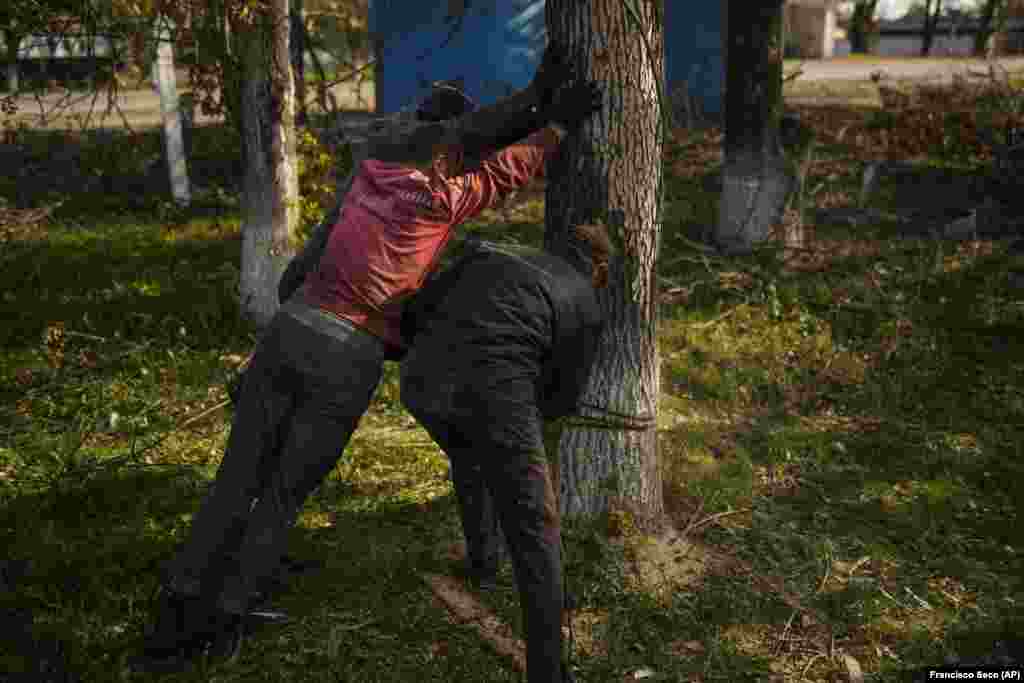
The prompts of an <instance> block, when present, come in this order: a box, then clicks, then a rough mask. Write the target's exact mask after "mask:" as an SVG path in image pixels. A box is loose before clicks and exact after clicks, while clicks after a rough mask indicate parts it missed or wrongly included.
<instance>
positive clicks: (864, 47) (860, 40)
mask: <svg viewBox="0 0 1024 683" xmlns="http://www.w3.org/2000/svg"><path fill="white" fill-rule="evenodd" d="M876 9H878V0H856V4H855V5H854V8H853V16H852V17H851V18H850V51H851V52H853V53H855V54H867V53H868V52H870V51H871V48H872V42H873V41H874V36H875V29H876V27H875V10H876Z"/></svg>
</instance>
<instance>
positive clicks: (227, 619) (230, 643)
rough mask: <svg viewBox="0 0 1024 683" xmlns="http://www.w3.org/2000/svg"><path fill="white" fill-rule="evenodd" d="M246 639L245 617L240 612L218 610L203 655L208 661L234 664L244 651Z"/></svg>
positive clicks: (206, 639) (205, 641)
mask: <svg viewBox="0 0 1024 683" xmlns="http://www.w3.org/2000/svg"><path fill="white" fill-rule="evenodd" d="M243 640H245V618H243V617H242V616H241V615H238V614H227V613H225V612H218V613H217V614H216V615H215V616H214V618H213V619H212V620H211V628H210V630H209V631H208V632H207V633H206V635H205V638H204V642H203V655H204V656H205V657H206V659H207V662H208V663H212V661H214V660H216V661H218V662H221V663H223V664H229V665H230V664H234V663H235V662H236V661H238V655H239V654H240V653H241V652H242V641H243Z"/></svg>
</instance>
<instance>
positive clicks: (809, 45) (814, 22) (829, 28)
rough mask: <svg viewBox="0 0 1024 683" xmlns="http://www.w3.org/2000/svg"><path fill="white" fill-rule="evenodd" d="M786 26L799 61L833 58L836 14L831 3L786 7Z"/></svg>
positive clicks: (822, 2)
mask: <svg viewBox="0 0 1024 683" xmlns="http://www.w3.org/2000/svg"><path fill="white" fill-rule="evenodd" d="M786 22H787V31H788V32H789V37H790V41H791V42H793V43H795V44H796V45H797V49H798V51H799V56H800V57H804V58H807V59H828V58H829V57H832V56H833V54H835V39H834V38H833V35H834V34H835V29H836V11H835V6H834V4H833V3H832V2H831V1H830V0H819V2H813V1H810V0H809V1H808V2H804V3H795V2H791V3H788V4H787V5H786Z"/></svg>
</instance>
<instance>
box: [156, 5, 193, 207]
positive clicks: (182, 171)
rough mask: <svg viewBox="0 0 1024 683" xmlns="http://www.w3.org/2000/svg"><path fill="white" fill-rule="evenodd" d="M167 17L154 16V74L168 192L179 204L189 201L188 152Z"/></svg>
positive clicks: (186, 203) (184, 204)
mask: <svg viewBox="0 0 1024 683" xmlns="http://www.w3.org/2000/svg"><path fill="white" fill-rule="evenodd" d="M169 22H170V19H168V18H167V17H164V16H161V17H157V20H156V22H155V26H154V31H153V33H154V36H153V38H154V40H155V41H156V60H155V62H154V64H153V76H154V80H155V81H156V85H157V88H158V89H159V92H160V116H161V118H162V119H163V132H164V156H165V158H166V159H167V172H168V178H169V180H170V187H171V196H172V197H174V201H175V202H177V203H178V204H179V205H183V206H187V205H188V203H189V202H190V201H191V194H190V191H189V182H188V155H187V153H186V151H185V144H184V136H183V133H182V114H181V102H180V100H179V99H178V84H177V75H176V73H175V70H174V45H173V44H172V43H171V40H172V33H171V27H170V26H169Z"/></svg>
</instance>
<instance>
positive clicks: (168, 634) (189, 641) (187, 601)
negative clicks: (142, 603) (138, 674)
mask: <svg viewBox="0 0 1024 683" xmlns="http://www.w3.org/2000/svg"><path fill="white" fill-rule="evenodd" d="M151 610H152V614H151V618H152V619H153V622H152V626H151V627H150V628H148V629H147V633H146V635H145V642H144V644H143V646H142V652H141V653H140V654H138V655H136V656H134V657H132V658H131V659H130V660H129V666H130V667H131V668H132V669H133V670H135V671H145V672H149V673H170V672H175V671H183V670H184V669H186V668H188V666H189V664H190V662H191V661H192V660H193V659H194V658H195V657H196V656H198V655H199V654H201V652H202V648H203V641H202V639H201V638H199V637H198V634H199V633H200V632H201V629H200V628H199V627H200V626H201V625H202V624H204V623H205V622H206V620H207V609H206V608H205V607H204V606H203V604H202V601H201V600H200V599H199V598H195V597H189V596H185V595H181V594H180V593H177V592H175V591H173V590H171V589H170V588H167V587H166V586H161V587H159V588H158V589H157V595H156V597H155V599H154V600H153V605H152V608H151Z"/></svg>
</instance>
